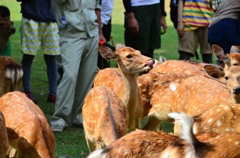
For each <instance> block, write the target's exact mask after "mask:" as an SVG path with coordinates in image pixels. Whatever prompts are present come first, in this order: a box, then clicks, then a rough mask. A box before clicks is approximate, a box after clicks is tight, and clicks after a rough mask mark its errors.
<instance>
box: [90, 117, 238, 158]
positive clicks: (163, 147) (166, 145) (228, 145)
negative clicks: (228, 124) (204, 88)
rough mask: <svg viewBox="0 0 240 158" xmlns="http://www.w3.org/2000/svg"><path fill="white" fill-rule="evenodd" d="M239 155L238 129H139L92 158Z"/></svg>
mask: <svg viewBox="0 0 240 158" xmlns="http://www.w3.org/2000/svg"><path fill="white" fill-rule="evenodd" d="M187 122H188V121H186V123H187ZM189 125H190V124H189V122H188V123H187V124H182V128H189V129H188V130H191V127H192V126H191V125H190V126H189ZM186 126H189V127H186ZM184 135H185V136H184ZM186 136H187V137H186ZM239 156H240V133H238V132H235V133H223V134H216V133H205V134H201V135H197V136H195V135H193V134H192V133H191V131H185V130H184V129H183V130H182V136H181V137H179V136H176V135H172V134H168V133H164V132H161V131H142V130H136V131H133V132H131V133H129V134H127V135H125V136H123V137H122V138H120V139H118V140H117V141H114V142H113V143H112V144H110V145H109V146H108V147H106V148H104V149H103V150H100V151H96V152H94V153H93V154H91V155H90V156H89V158H93V157H94V158H115V157H121V158H138V157H144V158H210V157H214V158H226V157H228V158H237V157H239Z"/></svg>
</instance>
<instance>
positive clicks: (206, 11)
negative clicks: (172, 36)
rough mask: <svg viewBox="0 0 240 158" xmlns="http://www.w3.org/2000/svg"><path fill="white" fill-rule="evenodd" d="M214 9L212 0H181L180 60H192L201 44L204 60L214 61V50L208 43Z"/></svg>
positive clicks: (179, 24) (178, 29) (179, 21)
mask: <svg viewBox="0 0 240 158" xmlns="http://www.w3.org/2000/svg"><path fill="white" fill-rule="evenodd" d="M213 15H214V11H213V10H212V8H211V7H210V0H204V1H202V0H184V1H183V0H179V2H178V27H177V31H178V36H179V38H181V39H179V44H178V51H179V60H190V58H191V57H193V56H194V55H195V52H196V50H197V48H198V45H200V53H201V55H202V61H203V62H205V63H212V50H211V46H210V45H209V44H208V39H207V34H208V26H209V24H210V21H211V18H212V17H213Z"/></svg>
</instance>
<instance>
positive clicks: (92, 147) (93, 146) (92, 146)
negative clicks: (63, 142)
mask: <svg viewBox="0 0 240 158" xmlns="http://www.w3.org/2000/svg"><path fill="white" fill-rule="evenodd" d="M85 140H86V143H87V146H88V149H89V152H92V151H94V150H95V145H94V142H93V141H91V140H90V139H88V137H87V136H86V135H85Z"/></svg>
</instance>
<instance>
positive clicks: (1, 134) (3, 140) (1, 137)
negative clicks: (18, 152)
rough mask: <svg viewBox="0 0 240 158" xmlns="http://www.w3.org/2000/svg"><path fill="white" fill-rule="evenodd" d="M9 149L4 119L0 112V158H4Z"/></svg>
mask: <svg viewBox="0 0 240 158" xmlns="http://www.w3.org/2000/svg"><path fill="white" fill-rule="evenodd" d="M8 148H9V142H8V135H7V128H6V125H5V119H4V116H3V114H2V112H1V111H0V158H6V156H7V151H8Z"/></svg>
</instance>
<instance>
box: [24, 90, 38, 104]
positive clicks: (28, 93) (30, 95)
mask: <svg viewBox="0 0 240 158" xmlns="http://www.w3.org/2000/svg"><path fill="white" fill-rule="evenodd" d="M24 93H25V94H26V95H27V97H28V98H29V99H31V100H32V101H33V102H34V103H35V104H37V100H36V98H35V96H34V95H33V93H32V92H31V91H30V92H24Z"/></svg>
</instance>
